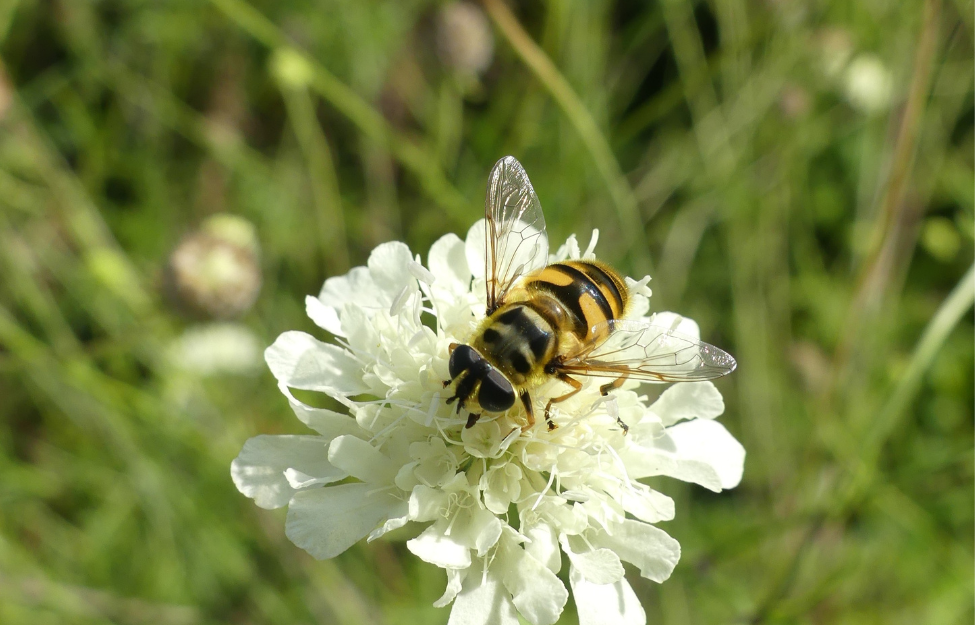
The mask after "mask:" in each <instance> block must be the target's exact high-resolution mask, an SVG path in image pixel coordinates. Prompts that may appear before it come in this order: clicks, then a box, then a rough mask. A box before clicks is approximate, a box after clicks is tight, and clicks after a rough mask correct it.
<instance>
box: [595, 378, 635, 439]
mask: <svg viewBox="0 0 975 625" xmlns="http://www.w3.org/2000/svg"><path fill="white" fill-rule="evenodd" d="M627 377H628V376H627V375H626V374H623V375H621V376H620V377H618V378H616V379H615V380H613V381H612V382H610V383H608V384H603V385H602V386H600V387H599V392H600V393H601V394H602V395H603V397H605V396H606V395H609V392H610V391H612V390H615V389H618V388H619V387H621V386H623V382H626V378H627ZM616 422H617V423H619V424H620V427H621V428H623V434H624V435H625V434H626V433H627V432H629V431H630V426H628V425H627V424H625V423H623V420H622V419H620V418H619V415H617V417H616Z"/></svg>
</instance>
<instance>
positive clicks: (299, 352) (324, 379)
mask: <svg viewBox="0 0 975 625" xmlns="http://www.w3.org/2000/svg"><path fill="white" fill-rule="evenodd" d="M264 358H265V360H267V365H268V367H269V368H270V369H271V373H273V374H274V377H275V378H277V380H278V382H281V383H282V384H285V385H287V386H290V387H291V388H300V389H304V390H307V391H320V392H323V393H327V394H328V395H330V396H333V397H335V396H341V397H344V396H348V395H356V394H359V393H364V392H366V391H367V390H368V387H367V386H366V385H365V384H363V383H362V373H361V371H362V364H361V363H359V361H357V360H356V359H355V358H354V357H353V356H352V354H350V353H349V352H347V351H346V350H344V349H342V348H341V347H338V346H336V345H331V344H328V343H322V342H321V341H319V340H317V339H315V338H313V337H311V336H309V335H308V334H305V333H304V332H285V333H284V334H282V335H281V336H279V337H278V339H277V340H276V341H274V344H273V345H271V346H270V347H268V348H267V350H265V352H264Z"/></svg>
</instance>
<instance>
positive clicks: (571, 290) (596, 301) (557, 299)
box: [525, 260, 629, 343]
mask: <svg viewBox="0 0 975 625" xmlns="http://www.w3.org/2000/svg"><path fill="white" fill-rule="evenodd" d="M525 289H526V291H527V292H528V294H529V295H528V298H529V299H530V300H531V301H532V302H535V303H537V306H538V307H539V308H540V309H546V308H547V309H550V310H551V312H550V313H549V314H545V311H544V310H540V312H542V314H544V315H545V316H546V317H560V318H553V319H551V321H552V322H553V325H556V326H557V327H559V328H563V329H565V330H568V331H570V332H572V333H573V334H574V335H575V336H576V338H577V339H578V340H579V341H581V342H584V343H591V342H593V341H597V340H601V339H605V338H606V337H605V336H594V334H593V330H594V328H595V327H596V326H597V325H599V324H600V323H602V322H604V321H607V320H609V319H619V318H620V317H622V316H623V313H624V311H625V310H626V305H627V303H628V301H629V290H628V289H627V286H626V283H625V282H624V281H623V278H622V277H620V275H619V274H618V273H616V271H615V270H613V269H612V268H610V267H609V266H607V265H604V264H602V263H597V262H589V261H579V260H569V261H564V262H561V263H555V264H554V265H549V266H548V267H545V268H544V269H542V270H540V271H538V272H536V273H533V274H531V275H529V276H526V278H525ZM546 296H547V297H546ZM546 299H550V300H552V301H549V302H545V301H544V300H546ZM554 304H557V306H556V305H554ZM597 332H598V333H600V334H602V333H605V334H606V335H607V336H608V334H609V330H608V328H605V327H604V328H603V329H601V330H598V331H597Z"/></svg>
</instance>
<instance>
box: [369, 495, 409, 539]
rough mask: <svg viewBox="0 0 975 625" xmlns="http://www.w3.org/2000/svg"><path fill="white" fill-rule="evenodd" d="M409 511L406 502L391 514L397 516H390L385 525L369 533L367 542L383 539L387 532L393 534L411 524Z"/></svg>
mask: <svg viewBox="0 0 975 625" xmlns="http://www.w3.org/2000/svg"><path fill="white" fill-rule="evenodd" d="M408 510H409V505H408V504H407V503H406V502H405V501H404V502H401V505H400V506H399V508H398V509H397V510H396V511H395V512H391V513H390V514H391V515H395V516H390V517H389V518H388V519H386V522H385V523H383V524H382V525H380V526H379V527H377V528H376V529H374V530H372V531H371V532H369V536H368V537H367V538H366V542H370V543H371V542H372V541H374V540H376V539H377V538H379V537H381V536H382V535H383V534H385V533H387V532H391V531H393V530H397V529H399V528H401V527H403V526H404V525H406V524H407V523H409V522H410V517H409V515H408V514H407V511H408Z"/></svg>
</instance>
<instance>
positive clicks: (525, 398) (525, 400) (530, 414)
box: [521, 391, 535, 432]
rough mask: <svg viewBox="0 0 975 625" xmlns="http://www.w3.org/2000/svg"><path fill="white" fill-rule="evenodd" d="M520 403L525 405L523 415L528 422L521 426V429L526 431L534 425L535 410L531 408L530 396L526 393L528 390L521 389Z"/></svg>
mask: <svg viewBox="0 0 975 625" xmlns="http://www.w3.org/2000/svg"><path fill="white" fill-rule="evenodd" d="M521 403H522V404H523V405H524V406H525V416H526V418H527V419H528V423H526V424H525V425H524V427H522V428H521V431H522V432H527V431H528V430H530V429H531V428H532V426H533V425H535V410H534V409H533V408H532V396H531V395H529V394H528V391H522V393H521Z"/></svg>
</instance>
